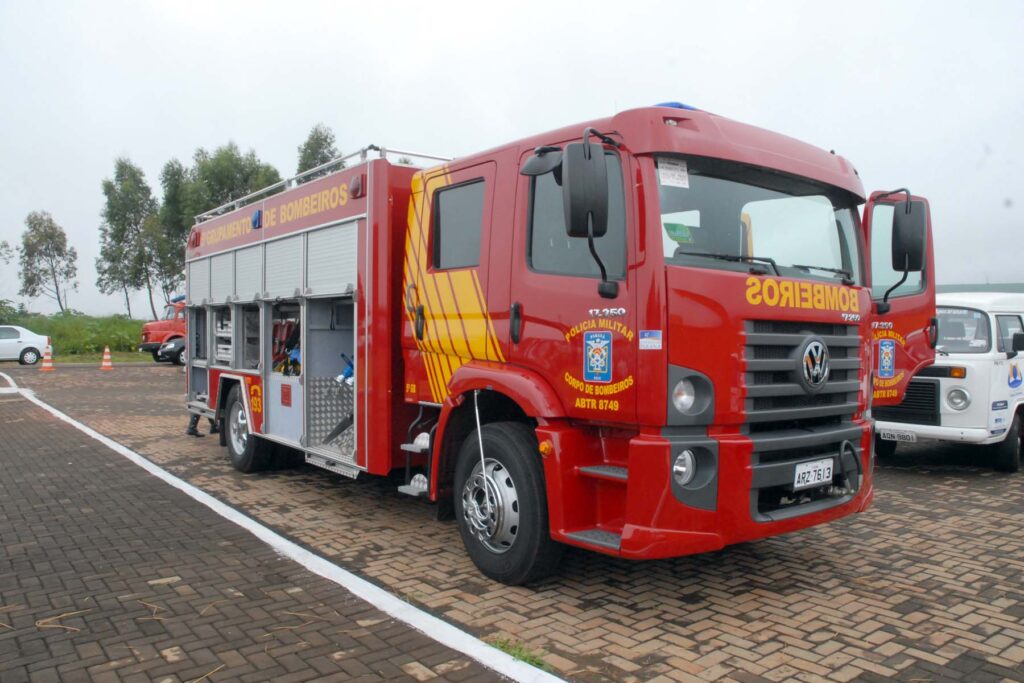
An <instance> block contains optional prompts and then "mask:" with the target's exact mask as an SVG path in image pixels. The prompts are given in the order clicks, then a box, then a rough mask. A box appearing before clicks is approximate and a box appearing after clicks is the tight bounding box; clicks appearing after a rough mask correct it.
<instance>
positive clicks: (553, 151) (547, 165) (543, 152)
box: [519, 146, 562, 177]
mask: <svg viewBox="0 0 1024 683" xmlns="http://www.w3.org/2000/svg"><path fill="white" fill-rule="evenodd" d="M561 164H562V150H561V149H559V148H558V147H550V146H544V147H538V148H537V149H535V150H533V156H532V157H530V158H529V159H527V160H526V163H524V164H523V167H522V168H521V169H519V174H520V175H525V176H530V177H533V176H539V175H544V174H545V173H550V172H551V171H554V170H555V169H556V168H558V167H559V166H561Z"/></svg>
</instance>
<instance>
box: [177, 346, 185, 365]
mask: <svg viewBox="0 0 1024 683" xmlns="http://www.w3.org/2000/svg"><path fill="white" fill-rule="evenodd" d="M178 363H179V364H180V365H184V364H185V349H182V350H181V351H178Z"/></svg>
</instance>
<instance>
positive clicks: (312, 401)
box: [307, 377, 356, 458]
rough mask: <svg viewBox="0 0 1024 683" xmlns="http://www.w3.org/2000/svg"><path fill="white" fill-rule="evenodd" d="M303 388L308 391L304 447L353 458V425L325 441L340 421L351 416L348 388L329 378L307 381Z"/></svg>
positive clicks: (349, 388)
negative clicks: (335, 452) (330, 451)
mask: <svg viewBox="0 0 1024 683" xmlns="http://www.w3.org/2000/svg"><path fill="white" fill-rule="evenodd" d="M307 386H308V389H309V392H310V395H309V404H308V405H309V441H308V442H307V446H310V447H313V448H316V447H320V448H323V447H327V448H329V449H331V450H333V451H337V452H338V454H339V455H341V456H344V457H347V458H353V457H354V456H355V452H356V428H355V423H353V424H352V425H350V426H349V427H348V429H346V430H345V431H343V432H342V433H341V434H339V435H337V436H336V437H334V438H333V439H331V440H330V441H329V442H327V441H325V439H327V437H328V436H330V434H331V432H333V431H334V429H335V427H337V426H338V424H339V423H340V422H341V421H342V420H344V419H345V418H347V417H349V416H350V415H352V409H353V406H354V401H353V395H352V393H353V392H352V387H350V386H348V385H347V384H338V383H337V382H336V381H335V380H334V378H333V377H313V378H310V380H309V384H308V385H307Z"/></svg>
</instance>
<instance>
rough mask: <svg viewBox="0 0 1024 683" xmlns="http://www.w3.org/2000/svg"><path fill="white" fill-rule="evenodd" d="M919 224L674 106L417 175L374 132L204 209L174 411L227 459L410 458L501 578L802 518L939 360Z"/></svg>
mask: <svg viewBox="0 0 1024 683" xmlns="http://www.w3.org/2000/svg"><path fill="white" fill-rule="evenodd" d="M370 152H379V154H376V156H377V157H378V158H370ZM393 154H395V155H397V154H400V153H397V152H396V153H393ZM345 163H352V164H354V165H352V166H350V167H345V166H344V164H345ZM324 172H329V174H328V175H326V176H324V177H320V178H318V179H314V180H311V181H309V182H303V181H305V180H307V179H309V178H310V177H312V176H313V175H314V174H319V173H324ZM862 205H863V219H862V216H861V213H860V211H859V207H861V206H862ZM930 230H931V227H930V218H929V210H928V204H927V202H926V201H925V200H924V199H922V198H920V197H916V196H913V195H911V194H910V193H909V192H908V191H906V190H897V191H892V192H879V193H875V194H873V195H872V196H871V197H870V198H869V199H868V200H867V201H866V203H865V195H864V191H863V187H862V185H861V181H860V178H859V177H858V175H857V172H856V170H855V168H854V167H853V166H852V165H851V164H850V162H848V161H847V160H845V159H844V158H843V157H841V156H838V155H836V154H834V153H830V152H825V151H823V150H820V149H818V148H816V147H812V146H810V145H807V144H804V143H801V142H798V141H796V140H793V139H791V138H788V137H785V136H782V135H779V134H776V133H772V132H769V131H765V130H762V129H758V128H755V127H752V126H749V125H745V124H742V123H738V122H736V121H732V120H729V119H726V118H724V117H720V116H716V115H714V114H710V113H707V112H703V111H697V110H694V109H692V108H690V107H687V106H685V105H681V104H678V103H666V104H663V105H658V106H654V107H646V108H641V109H634V110H630V111H625V112H622V113H620V114H617V115H615V116H613V117H610V118H606V119H601V120H596V121H591V122H588V123H584V124H579V125H575V126H571V127H566V128H562V129H559V130H555V131H552V132H549V133H546V134H543V135H538V136H536V137H532V138H529V139H526V140H521V141H517V142H514V143H510V144H507V145H503V146H501V147H498V148H495V149H492V150H489V151H486V152H482V153H479V154H474V155H471V156H467V157H463V158H460V159H457V160H454V161H446V162H444V163H441V164H439V165H435V166H432V167H429V168H424V169H420V168H415V167H412V166H409V165H405V164H401V163H392V162H391V161H389V159H388V153H387V152H386V151H384V150H380V149H379V148H368V149H367V150H363V152H362V153H360V154H359V155H358V156H353V157H349V158H346V159H342V160H338V161H336V162H332V163H331V164H327V165H325V166H324V167H321V168H318V169H313V170H312V171H310V172H309V173H308V174H306V175H304V176H300V177H298V178H294V179H290V180H287V181H283V182H282V183H279V184H277V185H275V186H272V187H270V188H267V190H265V191H262V192H261V193H257V194H256V195H253V196H250V197H246V198H242V199H240V200H238V201H236V202H234V203H232V204H231V205H228V206H225V207H221V208H220V209H216V210H214V211H211V212H209V213H207V214H204V215H202V216H199V217H198V218H197V223H196V226H195V228H194V229H193V232H192V234H191V235H190V238H189V246H188V254H187V275H188V305H189V306H188V312H189V326H188V327H189V331H190V333H189V369H188V381H189V387H188V409H189V410H190V411H192V412H194V413H197V414H202V415H206V416H208V417H213V418H215V419H217V420H220V421H222V423H223V425H224V428H223V429H222V430H221V431H222V434H224V437H223V438H224V440H225V443H226V445H227V446H228V450H229V452H230V453H231V457H232V460H233V462H234V464H235V466H236V467H237V468H239V469H241V470H243V471H253V470H257V469H262V468H265V467H269V466H272V465H273V464H274V462H275V459H276V458H275V453H278V452H279V450H280V448H279V447H280V446H285V447H288V448H291V449H296V450H297V451H298V452H301V453H302V454H303V457H304V459H305V461H306V462H307V463H311V464H314V465H317V466H320V467H323V468H326V469H329V470H331V471H334V472H337V473H339V474H343V475H346V476H350V477H355V476H357V475H359V474H362V473H366V474H376V475H386V474H389V473H391V472H393V471H395V470H399V471H401V472H403V473H404V484H403V485H402V486H401V487H400V491H402V492H403V493H407V494H410V495H415V496H421V497H424V498H427V499H429V500H430V501H434V502H436V503H437V509H438V513H439V515H440V516H442V517H443V516H447V515H454V516H455V518H456V520H457V523H458V525H459V529H460V533H461V535H462V538H463V541H464V543H465V546H466V549H467V551H468V553H469V554H470V556H471V557H472V559H473V560H474V562H475V563H476V564H477V566H478V567H479V568H480V569H481V571H482V572H483V573H485V574H487V575H488V576H490V577H492V578H495V579H498V580H500V581H504V582H507V583H523V582H527V581H531V580H534V579H537V578H539V577H541V576H543V575H545V574H547V573H549V572H551V571H553V570H554V568H555V567H556V566H557V563H558V559H559V555H560V552H561V548H562V547H563V545H565V544H569V545H575V546H579V547H582V548H587V549H590V550H594V551H597V552H603V553H607V554H611V555H615V556H619V557H624V558H633V559H645V558H660V557H671V556H677V555H684V554H690V553H697V552H704V551H709V550H715V549H718V548H721V547H723V546H725V545H727V544H730V543H737V542H741V541H748V540H752V539H756V538H761V537H765V536H772V535H777V534H781V533H785V532H790V531H795V530H797V529H802V528H805V527H808V526H811V525H814V524H819V523H822V522H826V521H829V520H833V519H836V518H839V517H843V516H845V515H848V514H851V513H853V512H858V511H863V510H864V509H866V508H867V507H868V506H869V505H870V502H871V499H872V467H873V454H872V423H871V417H870V410H871V406H872V401H874V404H875V405H882V404H885V403H898V402H899V400H900V398H901V396H902V393H903V390H904V387H905V385H906V381H907V379H908V378H909V377H911V376H913V374H914V373H915V372H917V371H918V370H919V369H920V368H921V367H923V366H924V365H926V364H928V363H930V362H932V360H933V358H934V352H933V345H934V342H935V321H934V315H935V304H934V284H933V277H934V276H933V272H932V271H933V269H932V259H933V257H932V244H931V234H930ZM908 280H909V281H915V282H919V283H920V286H919V287H916V288H908V287H905V286H903V284H904V283H906V282H907V281H908ZM890 342H892V343H890ZM880 345H881V347H880ZM879 348H882V351H883V352H884V357H883V356H882V355H880V354H879ZM880 364H882V365H881V366H880ZM880 368H884V371H880ZM892 368H895V369H896V370H897V372H896V373H890V369H892Z"/></svg>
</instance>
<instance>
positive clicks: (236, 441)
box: [225, 384, 269, 472]
mask: <svg viewBox="0 0 1024 683" xmlns="http://www.w3.org/2000/svg"><path fill="white" fill-rule="evenodd" d="M225 422H226V427H227V439H226V440H227V445H228V453H230V454H231V464H232V465H234V467H235V469H236V470H238V471H239V472H259V471H261V470H265V469H266V468H267V465H268V464H269V463H268V456H267V452H268V449H267V448H266V447H265V445H264V444H262V443H260V439H259V438H258V437H256V436H254V435H253V434H252V433H251V432H250V427H249V417H248V414H247V413H246V412H245V404H244V403H242V392H241V391H239V389H238V385H237V384H236V385H235V386H233V387H232V388H231V391H230V392H228V400H227V415H226V417H225Z"/></svg>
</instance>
